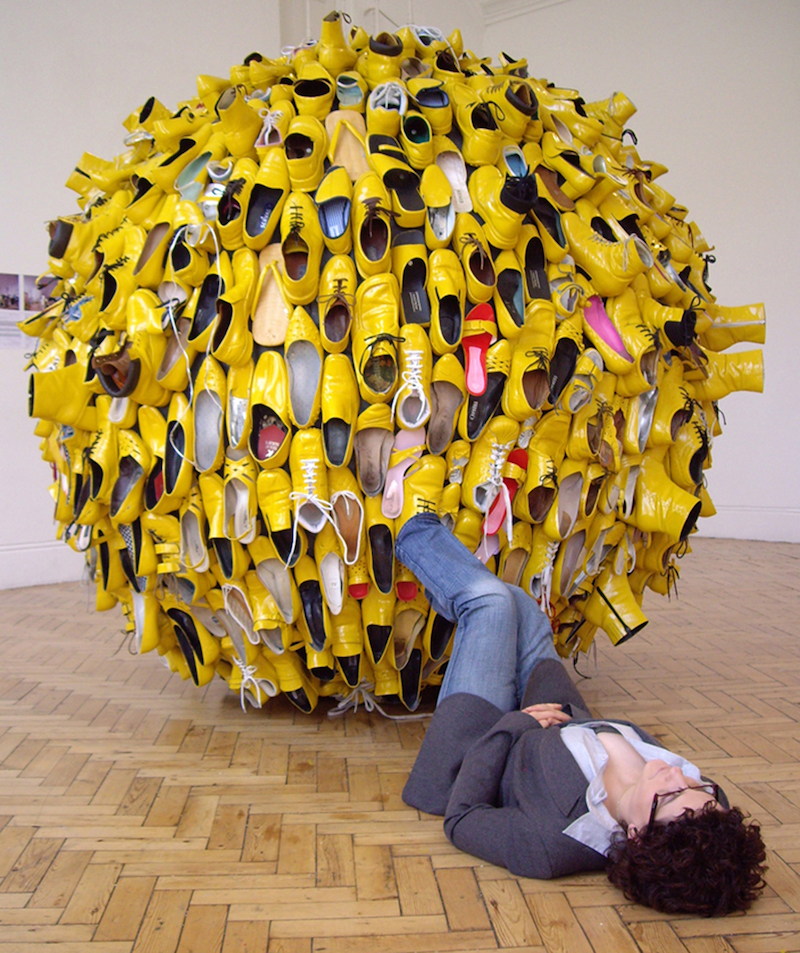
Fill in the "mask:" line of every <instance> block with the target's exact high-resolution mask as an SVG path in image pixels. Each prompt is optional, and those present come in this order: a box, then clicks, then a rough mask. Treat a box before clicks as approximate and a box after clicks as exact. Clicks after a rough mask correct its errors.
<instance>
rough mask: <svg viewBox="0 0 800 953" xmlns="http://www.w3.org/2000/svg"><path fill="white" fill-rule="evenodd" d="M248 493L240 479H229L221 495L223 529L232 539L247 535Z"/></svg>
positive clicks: (248, 517)
mask: <svg viewBox="0 0 800 953" xmlns="http://www.w3.org/2000/svg"><path fill="white" fill-rule="evenodd" d="M248 503H249V493H248V490H247V487H246V486H245V485H244V484H243V483H242V481H241V480H229V481H228V482H227V483H226V484H225V493H224V496H223V516H224V520H225V529H226V530H227V532H228V533H229V534H230V535H231V536H232V537H233V538H234V539H241V538H242V537H243V536H247V534H248V533H249V531H250V528H251V527H250V515H249V513H248Z"/></svg>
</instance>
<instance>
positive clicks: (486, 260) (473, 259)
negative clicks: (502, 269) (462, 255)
mask: <svg viewBox="0 0 800 953" xmlns="http://www.w3.org/2000/svg"><path fill="white" fill-rule="evenodd" d="M467 267H468V268H469V270H470V273H471V274H472V277H473V278H474V279H475V281H477V282H478V284H481V285H485V286H486V287H487V288H491V287H493V286H494V285H495V284H496V282H497V277H496V275H495V271H494V265H493V264H492V259H491V257H490V256H489V255H484V254H481V253H480V252H479V251H477V250H476V251H474V252H473V253H472V254H471V255H470V256H469V261H468V263H467Z"/></svg>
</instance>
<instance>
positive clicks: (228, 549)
mask: <svg viewBox="0 0 800 953" xmlns="http://www.w3.org/2000/svg"><path fill="white" fill-rule="evenodd" d="M211 545H212V546H213V547H214V553H215V555H216V557H217V562H218V563H219V566H220V569H221V570H222V575H223V576H224V577H225V578H226V579H232V578H233V543H232V542H231V541H230V540H229V539H224V538H223V537H218V538H216V539H212V540H211Z"/></svg>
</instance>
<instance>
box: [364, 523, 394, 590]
mask: <svg viewBox="0 0 800 953" xmlns="http://www.w3.org/2000/svg"><path fill="white" fill-rule="evenodd" d="M367 536H368V539H369V552H370V559H371V562H372V575H373V578H374V579H375V585H376V586H377V587H378V589H379V590H380V591H381V592H382V593H383V594H384V595H388V594H389V593H390V592H391V591H392V584H393V582H394V541H393V540H392V531H391V530H390V529H389V527H388V526H386V525H385V524H383V523H373V525H372V526H370V527H369V529H368V531H367Z"/></svg>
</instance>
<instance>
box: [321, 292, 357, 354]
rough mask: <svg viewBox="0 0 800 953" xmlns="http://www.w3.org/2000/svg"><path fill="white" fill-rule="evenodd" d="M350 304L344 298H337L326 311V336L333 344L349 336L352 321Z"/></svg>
mask: <svg viewBox="0 0 800 953" xmlns="http://www.w3.org/2000/svg"><path fill="white" fill-rule="evenodd" d="M352 320H353V318H352V314H351V313H350V306H349V305H348V304H347V302H346V301H345V300H344V299H342V298H336V299H335V300H334V301H333V302H332V303H331V305H330V307H329V308H328V310H327V311H326V312H325V317H324V319H323V321H324V327H325V336H326V337H327V339H328V340H329V341H330V342H331V343H332V344H338V343H339V342H340V341H343V340H344V339H345V337H347V332H348V331H349V330H350V324H351V322H352Z"/></svg>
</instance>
